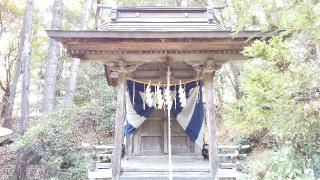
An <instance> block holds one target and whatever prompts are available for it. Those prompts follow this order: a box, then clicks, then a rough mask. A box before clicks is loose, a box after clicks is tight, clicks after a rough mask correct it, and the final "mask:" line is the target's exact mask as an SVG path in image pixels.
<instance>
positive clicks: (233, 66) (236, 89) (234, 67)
mask: <svg viewBox="0 0 320 180" xmlns="http://www.w3.org/2000/svg"><path fill="white" fill-rule="evenodd" d="M229 66H230V70H231V74H232V76H233V77H232V78H231V77H230V75H229V76H228V77H229V79H230V81H231V83H232V86H233V89H234V92H235V95H236V99H237V100H239V99H241V97H242V94H243V92H242V91H241V90H240V83H239V76H240V69H239V67H237V65H236V64H235V63H234V62H230V64H229Z"/></svg>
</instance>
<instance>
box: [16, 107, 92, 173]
mask: <svg viewBox="0 0 320 180" xmlns="http://www.w3.org/2000/svg"><path fill="white" fill-rule="evenodd" d="M75 112H76V109H71V110H66V109H64V108H62V107H59V108H56V109H55V111H54V112H52V113H51V114H49V115H48V116H43V117H42V118H40V119H38V121H37V125H36V126H33V127H31V128H30V129H29V130H28V131H27V133H26V134H25V135H24V136H23V137H22V138H20V139H18V141H16V142H15V143H14V144H13V145H12V146H13V148H14V149H15V150H21V149H26V148H28V149H31V150H33V151H34V152H36V153H37V154H38V155H39V156H40V157H41V162H42V164H43V165H44V167H45V176H46V177H47V178H49V179H83V177H85V176H86V160H85V159H86V155H85V153H84V152H83V151H82V150H80V149H77V148H76V146H75V142H73V140H72V133H71V127H72V124H73V122H74V120H75V115H76V113H75Z"/></svg>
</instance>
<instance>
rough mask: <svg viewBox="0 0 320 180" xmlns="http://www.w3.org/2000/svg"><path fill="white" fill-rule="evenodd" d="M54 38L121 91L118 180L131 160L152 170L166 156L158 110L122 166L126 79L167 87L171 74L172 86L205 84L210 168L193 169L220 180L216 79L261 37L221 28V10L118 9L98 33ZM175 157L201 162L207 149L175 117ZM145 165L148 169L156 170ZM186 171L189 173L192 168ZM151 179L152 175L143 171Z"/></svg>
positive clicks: (163, 120) (53, 33)
mask: <svg viewBox="0 0 320 180" xmlns="http://www.w3.org/2000/svg"><path fill="white" fill-rule="evenodd" d="M47 33H48V36H49V37H51V38H54V39H56V40H57V41H60V42H61V43H62V44H63V45H64V47H65V48H66V49H67V51H68V53H69V55H70V56H71V57H75V58H80V59H81V60H82V61H96V62H99V63H102V64H104V65H105V73H106V78H107V82H108V84H109V85H110V86H115V87H117V93H118V94H117V109H116V119H115V133H114V150H113V156H112V168H113V169H112V171H113V179H115V180H117V179H119V178H120V179H121V177H122V176H123V174H124V173H125V172H124V171H125V167H123V163H122V162H124V161H126V162H127V163H129V167H127V168H130V160H131V159H134V158H139V157H143V161H145V162H150V163H151V162H152V161H154V160H153V159H156V156H157V157H167V153H168V133H167V132H168V121H167V119H168V116H167V114H166V113H165V111H163V110H155V111H153V112H152V114H151V115H150V116H149V117H148V118H147V120H146V121H145V122H144V123H143V124H142V125H140V126H139V128H137V129H136V130H135V131H134V132H133V133H132V134H131V135H130V136H128V137H127V138H125V139H126V142H125V144H126V145H125V146H126V151H127V158H128V159H127V160H122V159H121V149H122V144H123V142H124V129H123V126H124V123H125V119H126V88H127V83H126V81H127V79H131V80H135V81H137V82H145V84H148V83H150V82H151V83H154V84H156V83H158V82H161V83H165V82H166V80H167V68H168V67H170V71H171V75H170V80H171V83H179V82H180V81H182V82H187V81H190V80H192V79H201V80H203V89H204V91H202V92H203V98H204V99H205V103H204V109H205V113H206V118H205V121H206V123H205V124H206V126H207V128H206V129H208V144H209V161H203V160H201V159H200V160H199V158H198V159H197V160H194V161H195V162H193V163H194V164H195V163H197V161H199V162H200V161H201V162H202V163H203V162H206V163H207V164H206V168H207V170H206V172H207V173H208V174H207V176H206V177H207V179H213V178H214V177H216V173H217V171H218V167H219V165H218V152H217V142H216V121H215V110H214V103H213V102H214V100H213V98H214V97H213V88H214V84H213V76H214V73H215V71H217V70H218V69H219V68H220V67H221V65H222V64H223V63H226V62H228V61H232V60H241V59H243V56H242V55H241V53H240V51H242V50H243V48H244V47H246V46H248V45H249V43H250V42H252V40H254V39H256V38H259V37H261V34H259V33H258V32H254V31H244V32H241V33H239V34H237V35H236V36H235V37H234V36H233V35H232V32H231V31H228V30H225V29H223V27H222V26H221V25H220V24H219V22H218V20H217V18H216V17H215V15H214V8H205V7H200V8H198V7H194V8H191V7H118V8H113V9H111V15H110V17H109V18H107V19H106V20H105V22H103V23H101V24H100V26H99V28H98V30H97V31H61V30H48V31H47ZM171 150H172V156H173V158H175V157H180V158H181V157H185V158H188V157H198V156H199V157H201V147H199V146H196V145H195V143H194V142H193V141H191V140H190V138H189V137H188V136H187V135H186V133H185V132H184V130H183V129H182V128H181V127H180V126H179V124H178V123H176V121H175V119H174V118H173V119H172V120H171ZM148 157H149V158H150V161H148ZM182 159H184V158H182ZM155 161H156V160H155ZM152 163H153V165H154V164H155V163H157V162H152ZM145 165H146V166H145V167H144V168H149V167H148V164H145ZM132 166H135V165H134V164H132ZM154 166H156V165H154ZM174 166H175V165H174V164H173V169H174ZM133 168H134V167H133ZM164 168H168V167H167V166H166V167H164ZM184 168H186V167H184ZM150 171H151V170H150ZM173 171H175V170H173ZM180 171H185V173H188V171H190V169H185V170H183V168H182V169H180ZM144 172H146V170H145V171H144V170H141V173H144ZM182 173H183V172H182Z"/></svg>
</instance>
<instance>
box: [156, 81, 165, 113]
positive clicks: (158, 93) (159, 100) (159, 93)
mask: <svg viewBox="0 0 320 180" xmlns="http://www.w3.org/2000/svg"><path fill="white" fill-rule="evenodd" d="M156 89H157V91H156V95H155V96H156V101H157V105H158V106H157V108H158V109H162V106H163V104H164V100H163V96H162V90H161V88H160V83H159V85H158V86H157V87H156Z"/></svg>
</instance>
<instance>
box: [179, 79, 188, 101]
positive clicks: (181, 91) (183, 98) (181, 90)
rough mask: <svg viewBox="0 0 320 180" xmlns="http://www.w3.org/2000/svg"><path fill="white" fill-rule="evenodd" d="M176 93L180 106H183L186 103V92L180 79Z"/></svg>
mask: <svg viewBox="0 0 320 180" xmlns="http://www.w3.org/2000/svg"><path fill="white" fill-rule="evenodd" d="M178 93H179V98H180V103H181V107H185V106H186V104H187V99H186V92H185V90H184V88H183V87H182V84H181V80H180V85H179V90H178Z"/></svg>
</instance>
